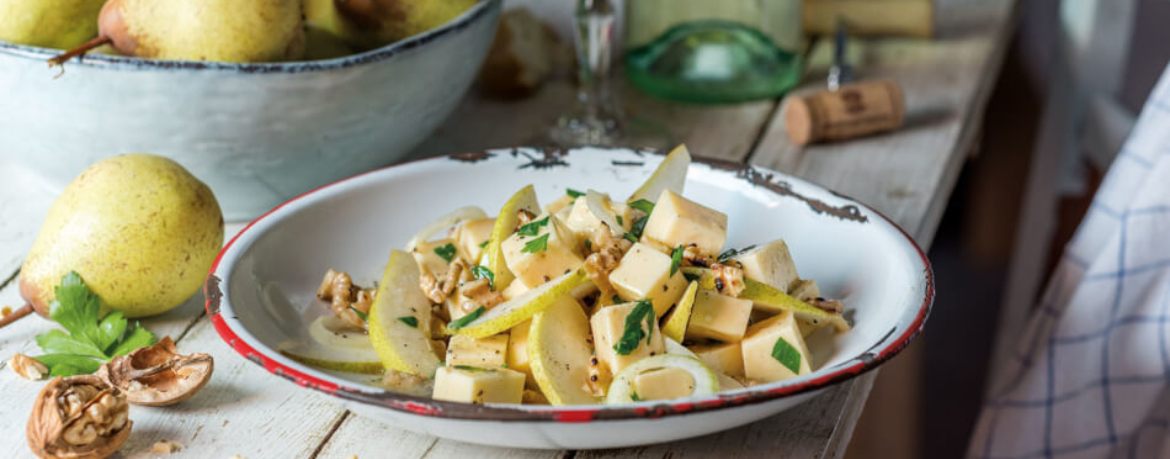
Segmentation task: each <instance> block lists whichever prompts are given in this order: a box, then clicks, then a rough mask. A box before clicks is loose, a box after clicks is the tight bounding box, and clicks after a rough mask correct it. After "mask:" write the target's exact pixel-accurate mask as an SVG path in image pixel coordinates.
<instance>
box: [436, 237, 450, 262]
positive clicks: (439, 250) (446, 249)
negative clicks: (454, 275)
mask: <svg viewBox="0 0 1170 459" xmlns="http://www.w3.org/2000/svg"><path fill="white" fill-rule="evenodd" d="M435 255H438V256H440V257H443V259H444V260H447V263H450V262H451V260H454V259H455V245H454V244H452V243H450V242H448V243H446V244H443V245H440V246H438V247H435Z"/></svg>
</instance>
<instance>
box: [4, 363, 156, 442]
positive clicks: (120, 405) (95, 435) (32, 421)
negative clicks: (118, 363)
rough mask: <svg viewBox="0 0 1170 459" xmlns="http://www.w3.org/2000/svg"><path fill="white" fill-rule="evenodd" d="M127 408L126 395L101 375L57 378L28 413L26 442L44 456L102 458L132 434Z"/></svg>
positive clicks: (48, 385) (38, 397) (42, 390)
mask: <svg viewBox="0 0 1170 459" xmlns="http://www.w3.org/2000/svg"><path fill="white" fill-rule="evenodd" d="M129 411H130V405H129V404H127V403H126V397H125V396H124V395H123V394H121V393H120V392H119V391H118V390H117V389H115V388H113V387H110V386H109V385H107V384H106V383H105V381H102V379H101V378H98V377H96V376H94V375H83V376H71V377H68V378H54V379H53V380H52V381H49V383H48V384H47V385H45V387H44V388H43V389H41V393H40V394H38V395H37V400H36V402H35V403H34V404H33V411H32V414H30V415H29V417H28V425H27V426H26V428H25V434H26V435H27V436H28V446H29V448H30V449H32V451H33V453H36V455H37V456H38V457H40V458H42V459H102V458H104V457H106V456H109V455H110V454H113V452H114V451H115V450H117V449H118V447H120V446H122V443H125V442H126V438H127V437H129V436H130V428H131V427H132V426H133V425H134V423H133V422H131V421H130V418H129Z"/></svg>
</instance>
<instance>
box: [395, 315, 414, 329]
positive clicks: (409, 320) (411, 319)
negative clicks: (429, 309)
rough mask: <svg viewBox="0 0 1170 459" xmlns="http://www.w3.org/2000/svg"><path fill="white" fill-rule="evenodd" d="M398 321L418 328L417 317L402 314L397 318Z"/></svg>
mask: <svg viewBox="0 0 1170 459" xmlns="http://www.w3.org/2000/svg"><path fill="white" fill-rule="evenodd" d="M398 321H399V322H402V323H404V324H406V325H408V326H410V328H418V319H417V318H415V317H414V316H402V317H399V318H398Z"/></svg>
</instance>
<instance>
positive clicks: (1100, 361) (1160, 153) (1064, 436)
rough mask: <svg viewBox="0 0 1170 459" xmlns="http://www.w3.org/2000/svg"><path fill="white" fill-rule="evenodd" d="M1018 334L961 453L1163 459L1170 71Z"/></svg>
mask: <svg viewBox="0 0 1170 459" xmlns="http://www.w3.org/2000/svg"><path fill="white" fill-rule="evenodd" d="M1015 338H1016V339H1018V340H1019V341H1018V345H1017V346H1016V348H1015V352H1014V355H1013V358H1012V359H1011V362H1009V363H1008V364H1007V365H1005V366H1003V367H1000V368H995V369H993V373H994V374H993V378H994V379H993V380H992V381H993V386H992V390H991V392H989V394H990V395H989V398H988V400H987V401H986V402H985V405H984V408H983V413H982V414H981V415H980V417H979V422H978V423H977V424H976V427H975V432H974V435H973V436H972V439H971V444H970V445H969V448H968V456H970V457H973V458H1021V459H1022V458H1034V457H1035V458H1040V457H1055V458H1122V457H1127V458H1128V457H1135V458H1158V457H1160V458H1170V426H1168V423H1170V68H1168V69H1167V72H1166V73H1164V74H1163V76H1162V80H1161V82H1159V83H1158V86H1157V87H1155V88H1154V91H1153V93H1152V94H1151V95H1150V99H1149V101H1147V103H1146V106H1145V108H1144V109H1143V111H1142V115H1141V117H1140V118H1139V119H1138V122H1137V125H1136V126H1135V127H1134V130H1133V133H1132V134H1131V135H1130V138H1129V140H1128V141H1127V142H1126V144H1125V146H1124V147H1123V149H1122V151H1121V153H1120V154H1119V155H1118V157H1117V159H1116V160H1115V161H1114V163H1113V166H1112V167H1111V168H1110V170H1109V173H1108V175H1107V176H1106V178H1105V181H1104V183H1103V184H1102V185H1101V188H1100V190H1098V191H1097V196H1096V197H1095V199H1094V201H1093V204H1092V206H1091V208H1090V209H1089V212H1088V214H1087V215H1086V216H1085V220H1084V221H1083V222H1082V223H1081V226H1080V228H1079V229H1078V230H1077V233H1076V235H1075V237H1074V238H1073V240H1072V242H1070V243H1069V245H1068V247H1067V248H1066V249H1065V252H1064V256H1063V259H1062V260H1061V261H1060V265H1059V266H1058V267H1057V269H1056V272H1055V274H1054V275H1053V278H1052V280H1051V284H1050V285H1049V286H1048V290H1047V291H1046V292H1045V294H1044V297H1043V300H1042V303H1041V304H1040V305H1039V307H1038V308H1037V310H1036V312H1035V313H1033V314H1032V316H1031V317H1030V318H1029V321H1028V323H1027V326H1026V328H1025V329H1024V332H1023V334H1022V335H1021V336H1018V337H1015ZM1009 339H1010V338H1009ZM956 358H960V357H956Z"/></svg>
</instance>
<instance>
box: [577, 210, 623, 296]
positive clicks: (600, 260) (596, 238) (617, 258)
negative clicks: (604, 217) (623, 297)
mask: <svg viewBox="0 0 1170 459" xmlns="http://www.w3.org/2000/svg"><path fill="white" fill-rule="evenodd" d="M589 237H590V240H591V241H593V242H592V245H593V247H594V248H596V249H597V251H596V252H594V253H593V254H592V255H589V256H588V257H586V258H585V274H588V275H589V279H590V280H592V281H593V283H594V284H595V285H597V289H598V290H600V291H601V296H600V297H599V298H605V299H608V298H612V297H613V295H614V293H615V291H614V288H613V286H612V285H610V283H609V273H610V272H613V270H614V269H617V267H618V264H620V263H621V261H622V257H623V256H624V255H625V253H626V251H627V250H629V249H630V247H631V246H633V245H634V244H633V243H632V242H630V241H627V240H625V239H620V238H615V237H613V235H612V234H610V232H609V230H607V229H606V228H598V229H595V230H594V231H593V233H592V234H591V235H590V236H589Z"/></svg>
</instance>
